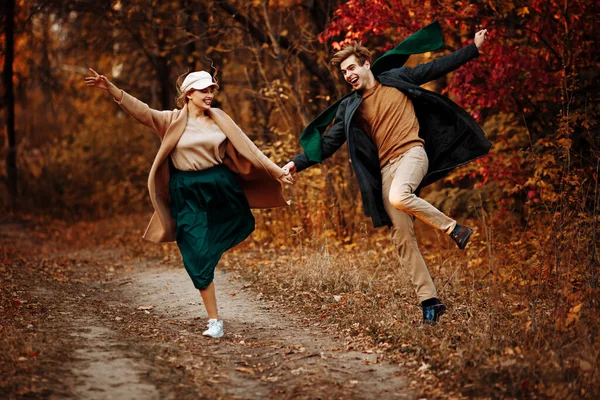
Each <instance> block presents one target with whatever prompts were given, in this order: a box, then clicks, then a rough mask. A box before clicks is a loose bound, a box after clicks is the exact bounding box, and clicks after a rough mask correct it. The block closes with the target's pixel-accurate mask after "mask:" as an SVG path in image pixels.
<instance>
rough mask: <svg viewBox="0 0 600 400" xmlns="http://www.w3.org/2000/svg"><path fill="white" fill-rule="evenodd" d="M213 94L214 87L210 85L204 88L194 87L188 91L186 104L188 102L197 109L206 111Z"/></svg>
mask: <svg viewBox="0 0 600 400" xmlns="http://www.w3.org/2000/svg"><path fill="white" fill-rule="evenodd" d="M214 96H215V88H214V87H212V86H210V87H207V88H206V89H201V90H200V89H195V90H192V91H191V92H188V94H187V98H188V106H189V105H190V104H189V103H191V104H193V105H194V106H196V107H197V108H198V109H200V110H202V111H206V110H208V109H209V108H210V104H211V103H212V101H213V97H214Z"/></svg>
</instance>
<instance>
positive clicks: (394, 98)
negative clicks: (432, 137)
mask: <svg viewBox="0 0 600 400" xmlns="http://www.w3.org/2000/svg"><path fill="white" fill-rule="evenodd" d="M362 97H363V101H362V103H361V105H360V107H359V109H358V112H357V122H358V124H359V126H360V128H361V129H363V130H364V131H365V133H366V134H367V135H369V136H370V137H371V139H373V141H374V142H375V145H376V146H377V149H378V150H379V165H380V167H382V168H383V166H385V165H386V164H387V163H388V162H389V161H390V160H392V159H394V158H397V157H399V156H400V155H402V154H403V153H405V152H406V151H408V150H410V149H411V148H413V147H415V146H423V144H424V143H425V142H424V141H423V139H421V138H420V137H419V121H418V120H417V116H416V115H415V109H414V107H413V103H412V101H411V100H410V99H409V98H408V97H407V96H406V95H405V94H404V93H402V92H401V91H399V90H398V89H396V88H393V87H390V86H383V85H382V84H381V83H379V82H377V83H376V85H375V86H374V87H372V88H371V89H367V90H365V91H364V92H363V96H362Z"/></svg>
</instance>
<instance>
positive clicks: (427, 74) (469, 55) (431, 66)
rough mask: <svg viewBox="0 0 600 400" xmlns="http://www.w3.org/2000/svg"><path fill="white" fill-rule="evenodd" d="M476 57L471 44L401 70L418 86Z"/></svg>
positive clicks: (475, 47)
mask: <svg viewBox="0 0 600 400" xmlns="http://www.w3.org/2000/svg"><path fill="white" fill-rule="evenodd" d="M477 56H479V50H478V49H477V46H476V45H475V43H471V44H470V45H468V46H466V47H463V48H462V49H460V50H457V51H455V52H453V53H450V54H447V55H445V56H442V57H439V58H437V59H435V60H434V61H432V62H429V63H427V64H421V65H417V66H416V67H414V68H412V69H411V68H407V69H404V68H402V70H404V72H405V73H406V75H407V77H408V78H409V80H410V81H412V83H414V84H415V85H417V86H420V85H422V84H424V83H427V82H429V81H433V80H435V79H438V78H440V77H442V76H444V75H446V74H448V73H449V72H452V71H454V70H455V69H457V68H458V67H460V66H462V65H464V64H466V63H467V62H469V61H471V60H472V59H473V58H475V57H477Z"/></svg>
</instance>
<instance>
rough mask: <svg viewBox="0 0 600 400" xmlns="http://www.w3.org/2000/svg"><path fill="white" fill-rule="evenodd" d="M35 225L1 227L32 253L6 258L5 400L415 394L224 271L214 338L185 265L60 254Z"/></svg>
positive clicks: (114, 253)
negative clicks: (220, 327)
mask: <svg viewBox="0 0 600 400" xmlns="http://www.w3.org/2000/svg"><path fill="white" fill-rule="evenodd" d="M4 228H6V225H5V226H4ZM26 230H27V229H25V228H23V227H19V226H10V229H2V230H0V239H2V240H3V243H2V244H3V245H8V246H18V247H13V248H18V249H19V250H20V251H21V252H22V253H23V254H26V253H27V252H31V254H32V255H31V256H25V257H21V258H19V257H16V256H14V255H13V256H10V257H9V256H8V255H10V253H11V252H10V251H9V252H8V253H6V254H8V255H5V256H4V261H2V262H3V263H4V264H3V266H2V271H3V273H5V274H6V277H7V278H8V281H6V284H5V287H4V288H2V289H5V290H4V292H2V294H3V296H4V298H3V299H2V300H3V303H2V304H3V306H0V311H2V312H3V315H10V318H11V320H9V321H8V322H9V324H7V325H6V326H4V327H3V328H2V333H3V336H4V337H3V338H2V339H1V340H2V341H1V342H0V344H3V346H6V347H7V348H10V350H11V351H9V352H8V353H5V356H4V358H1V357H0V372H2V374H4V376H0V377H1V378H2V379H1V380H0V381H3V382H4V383H2V382H0V397H6V398H9V399H13V398H14V399H18V398H53V399H54V398H77V399H120V400H127V399H188V398H189V399H191V398H194V399H198V398H206V399H215V398H217V399H281V398H285V399H288V398H293V399H316V398H318V399H341V398H344V399H380V398H383V399H391V398H399V399H408V398H416V394H415V393H413V392H411V391H410V390H409V389H408V388H409V382H408V381H407V379H406V378H405V377H404V376H403V373H402V370H401V369H400V368H399V367H398V366H397V365H392V364H390V363H387V362H385V361H382V360H380V358H379V357H380V355H378V354H375V353H370V354H369V353H361V352H356V351H351V349H347V348H346V341H345V337H344V336H343V335H342V334H340V333H338V332H336V331H335V329H334V327H331V326H329V325H328V324H327V323H326V322H323V323H319V322H314V319H312V320H311V319H309V318H305V317H303V316H302V314H301V313H300V312H295V311H293V310H290V309H289V308H286V305H281V304H275V303H273V302H269V301H266V300H264V299H263V298H262V294H261V293H257V292H256V291H255V290H254V289H253V288H252V287H251V286H250V285H249V284H248V283H246V282H244V281H243V280H242V279H241V278H240V277H239V276H238V275H235V274H233V273H227V272H223V271H220V270H219V269H217V274H216V277H215V282H216V287H217V294H218V299H219V310H220V314H221V317H222V319H223V320H224V321H225V336H224V337H223V338H221V339H211V338H206V337H203V336H202V335H201V333H202V331H203V330H204V329H205V324H206V313H205V311H204V307H203V306H202V304H201V298H200V296H199V294H198V292H197V290H195V289H194V288H193V286H192V284H191V281H190V279H189V277H188V276H187V274H186V273H185V270H184V269H183V268H182V267H180V266H178V265H179V262H171V263H167V264H168V265H167V266H162V267H157V266H156V265H160V263H159V262H154V261H148V260H147V259H143V258H142V259H136V258H135V257H130V256H129V255H127V251H126V250H124V249H114V248H100V247H93V246H92V247H88V248H84V249H77V250H73V251H64V250H61V251H58V250H55V249H54V248H53V246H54V245H53V244H52V243H49V242H48V241H47V240H46V237H45V236H44V235H40V236H39V237H36V234H33V233H32V232H31V231H29V232H26V233H24V231H26ZM40 246H42V247H44V251H43V252H40V253H36V252H37V251H39V249H40ZM48 249H49V250H48ZM34 253H35V254H34ZM176 265H177V266H176ZM40 274H42V275H40ZM40 276H43V277H44V278H43V279H38V278H39V277H40ZM5 300H6V301H5ZM11 357H12V360H11ZM5 360H6V361H5ZM7 363H8V364H7ZM11 363H12V364H11ZM9 364H10V365H9Z"/></svg>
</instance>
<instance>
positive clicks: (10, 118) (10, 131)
mask: <svg viewBox="0 0 600 400" xmlns="http://www.w3.org/2000/svg"><path fill="white" fill-rule="evenodd" d="M5 7H6V28H5V29H6V55H5V61H4V73H3V76H2V80H3V82H4V88H5V92H4V104H6V133H7V137H8V148H7V151H6V187H7V189H8V194H9V199H10V204H9V206H10V209H11V210H14V208H15V205H16V204H17V147H16V140H15V94H14V85H13V62H14V59H15V0H8V2H7V3H6V4H5Z"/></svg>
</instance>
